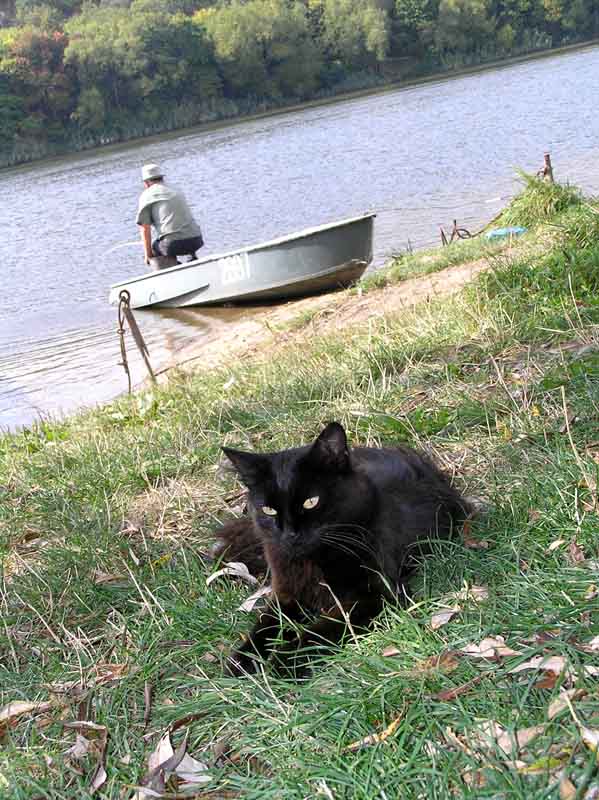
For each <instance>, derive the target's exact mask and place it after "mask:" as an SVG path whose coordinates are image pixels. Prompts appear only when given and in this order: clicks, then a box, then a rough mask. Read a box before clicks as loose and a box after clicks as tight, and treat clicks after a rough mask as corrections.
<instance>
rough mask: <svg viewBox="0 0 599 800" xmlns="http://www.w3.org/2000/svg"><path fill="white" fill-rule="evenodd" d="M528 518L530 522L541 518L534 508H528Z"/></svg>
mask: <svg viewBox="0 0 599 800" xmlns="http://www.w3.org/2000/svg"><path fill="white" fill-rule="evenodd" d="M528 519H529V520H530V522H536V521H537V520H539V519H541V512H540V511H537V509H536V508H529V509H528Z"/></svg>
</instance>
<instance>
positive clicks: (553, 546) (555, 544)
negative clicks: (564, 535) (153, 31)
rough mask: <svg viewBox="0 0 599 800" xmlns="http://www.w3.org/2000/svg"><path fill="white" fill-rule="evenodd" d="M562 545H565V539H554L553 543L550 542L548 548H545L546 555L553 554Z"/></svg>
mask: <svg viewBox="0 0 599 800" xmlns="http://www.w3.org/2000/svg"><path fill="white" fill-rule="evenodd" d="M563 544H566V540H565V539H556V540H555V541H553V542H551V544H550V545H549V547H548V548H547V550H546V552H547V553H553V551H554V550H557V548H558V547H561V546H562V545H563Z"/></svg>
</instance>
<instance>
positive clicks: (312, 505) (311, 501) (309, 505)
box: [304, 497, 320, 511]
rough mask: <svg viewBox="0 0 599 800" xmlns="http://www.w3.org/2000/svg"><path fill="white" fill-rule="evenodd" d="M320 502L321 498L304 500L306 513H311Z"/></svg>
mask: <svg viewBox="0 0 599 800" xmlns="http://www.w3.org/2000/svg"><path fill="white" fill-rule="evenodd" d="M319 500H320V497H309V498H308V499H307V500H304V508H305V509H306V511H311V510H312V509H313V508H316V506H317V505H318V501H319Z"/></svg>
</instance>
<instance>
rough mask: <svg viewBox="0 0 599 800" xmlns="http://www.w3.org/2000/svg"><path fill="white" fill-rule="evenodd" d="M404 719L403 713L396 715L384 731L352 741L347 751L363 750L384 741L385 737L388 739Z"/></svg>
mask: <svg viewBox="0 0 599 800" xmlns="http://www.w3.org/2000/svg"><path fill="white" fill-rule="evenodd" d="M402 719H403V714H400V715H399V717H396V718H395V719H394V720H393V722H392V723H391V724H390V725H388V726H387V727H386V728H385V730H384V731H381V733H371V734H369V735H368V736H365V737H364V738H363V739H360V740H359V741H358V742H352V744H348V746H347V747H346V748H345V752H350V753H353V752H355V751H356V750H361V749H362V748H364V747H371V746H372V745H374V744H380V743H381V742H384V741H385V739H388V738H389V737H390V736H392V735H393V734H394V733H395V731H396V730H397V727H398V725H399V723H400V722H401V720H402Z"/></svg>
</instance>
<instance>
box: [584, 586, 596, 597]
mask: <svg viewBox="0 0 599 800" xmlns="http://www.w3.org/2000/svg"><path fill="white" fill-rule="evenodd" d="M598 597H599V588H598V587H597V584H596V583H592V584H591V585H590V586H589V588H588V589H587V590H586V592H585V593H584V599H585V600H596V599H597V598H598Z"/></svg>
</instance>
